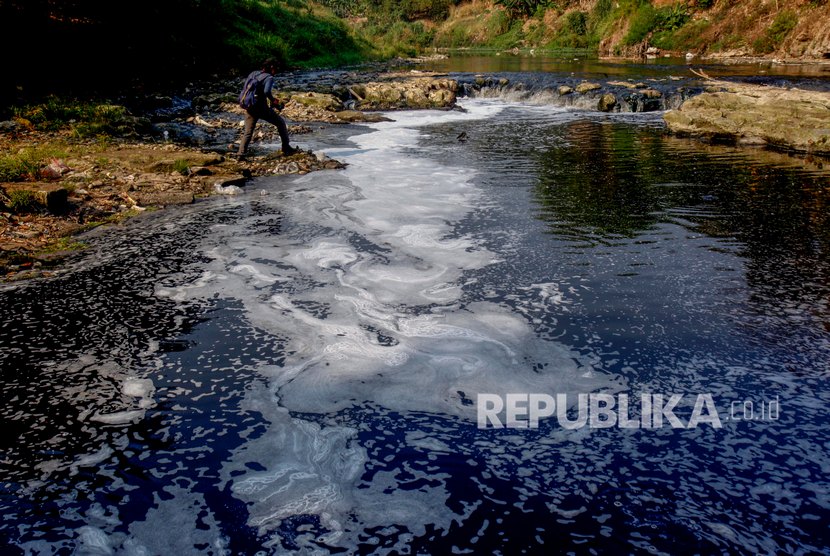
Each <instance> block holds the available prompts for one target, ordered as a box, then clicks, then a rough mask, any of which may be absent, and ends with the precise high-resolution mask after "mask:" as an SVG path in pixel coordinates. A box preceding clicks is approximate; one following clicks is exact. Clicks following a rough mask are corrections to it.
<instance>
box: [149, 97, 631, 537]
mask: <svg viewBox="0 0 830 556" xmlns="http://www.w3.org/2000/svg"><path fill="white" fill-rule="evenodd" d="M504 106H505V105H504V104H503V103H500V102H492V101H481V100H479V101H475V102H471V103H470V104H469V106H468V111H466V112H444V111H441V112H438V111H418V112H396V113H392V114H389V116H390V117H391V118H393V119H394V121H391V122H380V123H376V124H372V125H371V126H370V128H371V130H372V131H371V132H370V133H366V134H362V135H357V136H355V137H352V138H351V140H352V141H353V142H354V143H355V144H356V145H357V147H358V149H357V150H355V149H351V150H350V151H348V152H349V155H348V158H347V159H346V162H347V163H348V166H347V168H346V169H345V170H344V171H341V172H336V173H327V172H326V173H323V172H319V173H312V174H309V175H306V176H302V177H299V178H294V182H293V183H294V184H295V187H294V188H293V189H291V190H287V191H282V192H280V193H279V194H276V195H269V196H267V197H258V198H257V199H256V202H257V203H260V204H263V205H267V206H269V207H271V209H272V210H273V212H274V213H277V212H280V213H281V214H282V215H283V216H284V221H283V223H282V227H281V232H280V235H277V236H275V235H273V234H271V233H258V232H257V225H258V223H259V222H261V221H262V219H263V217H261V216H251V217H250V218H248V219H246V220H243V221H242V222H240V223H239V224H230V225H223V226H217V227H216V228H215V230H214V232H215V233H214V235H212V236H209V238H208V239H209V241H210V245H209V246H207V247H206V248H205V254H206V255H207V256H208V257H209V259H210V261H209V262H208V263H206V264H205V268H204V271H203V273H202V274H201V277H200V278H199V279H198V280H196V281H195V282H194V283H192V284H187V285H184V286H181V287H178V288H159V290H158V292H157V293H158V294H159V295H162V296H165V297H171V298H173V299H187V298H200V297H201V298H213V297H223V298H230V299H234V300H237V301H238V302H240V303H241V304H242V305H243V307H244V310H245V316H246V318H247V319H248V320H249V321H250V323H251V324H253V325H254V326H256V327H258V328H260V329H262V330H265V331H267V332H269V333H271V334H273V335H275V336H277V337H279V338H282V339H284V345H285V354H286V355H285V363H284V364H279V365H276V364H275V365H264V366H262V368H260V369H259V370H260V372H261V373H262V375H263V376H265V377H267V378H268V379H269V381H270V382H269V388H268V390H261V389H258V388H256V387H253V388H252V390H251V391H250V392H249V393H248V397H247V398H246V400H247V401H246V404H247V405H248V406H249V409H252V410H255V411H258V412H259V413H261V414H262V415H263V416H264V418H265V419H266V421H267V422H268V429H267V431H266V432H265V433H264V434H262V435H260V436H259V437H257V439H255V440H252V441H249V442H247V443H246V444H244V445H243V446H242V447H241V448H239V449H238V450H237V451H236V452H235V453H234V456H233V457H232V459H231V460H230V461H227V462H226V464H225V466H224V469H223V477H224V480H225V481H226V482H227V484H229V485H230V490H231V491H232V492H233V493H234V496H236V497H237V498H239V499H240V500H242V501H244V502H245V503H246V505H247V507H248V508H249V511H250V516H249V520H248V523H249V524H250V525H252V526H254V527H256V528H258V529H259V531H260V532H261V533H262V534H264V535H267V534H269V532H270V534H274V535H277V533H276V532H275V531H276V529H277V528H278V527H279V525H280V523H281V522H282V521H283V520H285V519H286V518H288V517H291V516H295V515H300V514H312V515H316V516H318V517H319V518H320V523H321V525H322V526H323V527H324V528H325V529H326V530H327V531H329V533H328V536H327V537H326V539H325V542H326V543H327V544H330V545H338V546H354V544H355V543H357V542H358V541H357V536H358V535H359V534H360V531H359V529H360V528H361V527H360V524H362V526H363V528H365V527H371V526H382V525H393V524H397V525H401V526H404V527H406V528H407V529H408V530H409V531H410V532H411V533H415V534H418V533H419V532H423V531H424V530H425V526H426V525H427V524H433V525H434V526H435V527H436V528H438V529H440V530H447V529H448V528H449V526H450V524H451V522H452V521H453V520H456V519H463V516H461V515H457V514H456V513H454V512H453V511H451V510H450V509H449V508H448V507H447V506H446V503H445V502H446V500H447V497H448V494H447V492H446V490H445V488H444V486H433V487H424V488H422V489H419V490H418V491H402V490H401V491H399V490H397V489H395V488H393V487H394V485H395V484H396V479H395V477H394V476H392V475H391V474H388V475H387V474H384V473H376V474H375V475H374V476H373V478H372V480H371V484H370V485H369V488H365V486H366V485H363V486H364V488H357V486H356V484H357V481H358V479H359V478H360V477H361V475H362V472H363V468H364V465H365V462H366V457H367V456H366V452H365V450H364V448H363V447H361V446H360V445H359V444H358V442H357V431H356V430H354V429H353V428H350V427H345V426H338V425H333V424H327V425H326V426H321V425H319V424H317V423H314V422H310V421H307V420H303V419H301V418H297V417H292V416H291V414H290V413H289V411H295V412H302V413H318V414H331V413H333V412H336V411H339V410H342V409H344V408H347V407H350V406H354V405H362V404H366V403H371V404H374V405H378V406H382V407H384V408H386V409H388V410H391V411H398V412H407V411H415V412H432V413H434V414H436V415H440V416H455V417H460V418H462V419H464V420H465V421H466V422H468V423H474V422H475V419H476V416H475V407H474V406H471V405H469V400H475V399H476V394H478V393H497V394H506V393H508V392H548V393H551V394H553V393H576V392H579V393H584V392H591V391H596V390H599V389H609V388H614V389H616V388H618V387H619V385H618V384H615V383H612V382H610V381H609V380H608V379H607V378H606V377H605V376H604V375H602V374H601V373H590V372H586V370H585V367H584V364H583V363H580V362H579V357H578V356H577V354H575V353H572V352H571V350H570V349H569V348H568V347H567V346H564V345H562V344H558V343H554V342H551V341H545V340H542V339H540V338H539V337H537V335H536V334H535V333H534V331H533V329H532V328H531V326H530V325H529V324H528V321H527V318H526V317H524V316H522V315H519V314H514V313H512V312H511V311H510V310H509V309H507V308H505V307H502V306H499V305H496V304H494V303H489V302H481V301H479V302H469V301H465V300H464V291H463V287H462V286H463V284H464V275H465V273H467V272H470V271H474V270H477V269H481V268H483V267H485V266H487V265H490V264H492V263H493V262H494V261H497V260H500V256H499V254H498V253H494V252H492V251H490V250H489V249H488V248H487V247H486V246H484V245H483V244H482V243H481V241H480V240H479V239H477V238H475V237H473V236H471V235H465V234H459V233H457V232H456V225H457V224H458V223H460V222H461V221H462V220H463V219H464V218H465V217H466V216H468V215H469V214H470V213H471V212H472V211H475V210H479V209H481V208H484V207H486V206H487V204H488V203H490V200H489V199H488V198H487V196H486V194H485V192H484V191H482V190H481V189H479V188H478V187H477V186H476V185H475V181H474V178H475V176H476V171H475V170H474V169H472V168H467V167H456V166H447V165H442V164H440V163H438V162H436V161H435V160H432V159H429V158H427V157H426V156H424V155H423V154H421V153H420V152H419V150H418V149H419V147H418V145H419V141H421V139H422V134H423V131H422V130H421V128H422V127H423V126H425V125H428V124H431V123H436V122H448V121H459V120H465V119H476V118H491V117H494V116H496V115H497V114H498V113H499V112H500V111H501V110H502V108H503V107H504ZM345 153H346V151H345V150H344V151H342V152H341V153H338V152H337V151H330V152H329V153H327V154H329V155H330V156H332V157H333V158H343V157H342V156H341V154H345ZM260 212H262V211H261V210H260ZM539 287H540V288H544V289H546V291H549V292H550V294H549V295H547V296H546V297H545V302H546V303H547V304H556V303H560V302H562V300H561V297H559V296H558V295H557V290H556V287H555V285H542V286H539ZM574 399H575V396H574ZM411 441H412V442H414V443H415V444H417V445H418V446H420V447H421V448H427V449H436V450H444V449H445V448H444V447H443V446H444V445H442V444H441V443H436V442H433V443H429V442H425V441H424V440H423V439H418V438H415V437H413V438H412V439H411ZM249 462H256V463H257V464H258V465H259V466H262V467H264V469H265V470H264V471H252V469H251V467H250V466H246V463H249ZM429 478H430V479H431V480H432V481H435V480H436V477H429ZM389 508H395V512H393V513H390V511H389ZM347 522H349V523H351V525H349V526H347V525H346V523H347ZM355 523H357V524H358V525H355ZM318 541H319V539H318ZM274 542H275V543H276V542H278V539H276V538H275V540H274ZM297 542H299V541H297Z"/></svg>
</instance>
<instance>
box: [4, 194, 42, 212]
mask: <svg viewBox="0 0 830 556" xmlns="http://www.w3.org/2000/svg"><path fill="white" fill-rule="evenodd" d="M8 196H9V203H8V205H9V210H11V211H12V212H14V213H17V214H22V213H25V212H31V211H32V210H34V209H35V208H37V200H35V194H34V193H32V192H31V191H28V190H25V189H20V190H16V191H11V192H9V193H8Z"/></svg>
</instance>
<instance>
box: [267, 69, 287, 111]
mask: <svg viewBox="0 0 830 556" xmlns="http://www.w3.org/2000/svg"><path fill="white" fill-rule="evenodd" d="M263 92H264V93H265V98H267V99H268V100H269V101H270V103H271V108H276V109H277V110H282V108H283V106H284V105H283V103H282V102H281V101H280V99H278V98H276V97H275V96H274V76H273V75H269V76H268V77H266V78H265V83H264V84H263Z"/></svg>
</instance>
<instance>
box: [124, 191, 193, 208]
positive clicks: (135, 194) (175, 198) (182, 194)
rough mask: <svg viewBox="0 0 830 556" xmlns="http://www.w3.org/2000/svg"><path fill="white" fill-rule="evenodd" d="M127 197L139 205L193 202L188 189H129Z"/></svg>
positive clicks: (156, 205)
mask: <svg viewBox="0 0 830 556" xmlns="http://www.w3.org/2000/svg"><path fill="white" fill-rule="evenodd" d="M127 196H128V198H129V199H130V200H131V201H132V202H133V203H134V204H136V205H138V206H140V207H160V206H161V207H163V206H170V205H189V204H190V203H192V202H193V193H191V192H190V191H180V190H175V189H172V190H169V191H131V192H129V193H128V194H127Z"/></svg>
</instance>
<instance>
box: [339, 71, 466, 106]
mask: <svg viewBox="0 0 830 556" xmlns="http://www.w3.org/2000/svg"><path fill="white" fill-rule="evenodd" d="M351 90H352V91H354V92H355V93H356V94H357V95H358V96H359V97H360V98H359V99H358V100H359V101H360V107H361V108H364V109H370V110H393V109H407V108H410V109H414V108H449V107H452V106H454V105H455V101H456V93H457V92H458V82H457V81H455V80H454V79H449V78H446V77H415V78H408V79H400V80H395V81H383V82H380V81H373V82H370V83H365V84H362V85H360V86H352V87H351Z"/></svg>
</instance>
